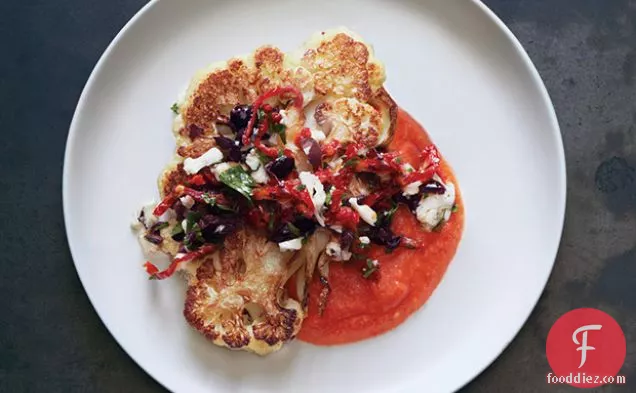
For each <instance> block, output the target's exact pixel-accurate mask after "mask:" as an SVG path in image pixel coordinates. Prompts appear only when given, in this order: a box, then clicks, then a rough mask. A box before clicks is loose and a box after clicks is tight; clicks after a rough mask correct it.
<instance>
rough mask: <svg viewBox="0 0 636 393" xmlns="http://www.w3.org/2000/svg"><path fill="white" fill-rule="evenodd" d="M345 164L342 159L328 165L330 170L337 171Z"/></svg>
mask: <svg viewBox="0 0 636 393" xmlns="http://www.w3.org/2000/svg"><path fill="white" fill-rule="evenodd" d="M343 163H344V160H343V159H342V157H340V158H338V159H336V160H333V161H331V162H330V163H329V164H328V165H329V168H331V169H336V168H339V167H340V166H342V164H343Z"/></svg>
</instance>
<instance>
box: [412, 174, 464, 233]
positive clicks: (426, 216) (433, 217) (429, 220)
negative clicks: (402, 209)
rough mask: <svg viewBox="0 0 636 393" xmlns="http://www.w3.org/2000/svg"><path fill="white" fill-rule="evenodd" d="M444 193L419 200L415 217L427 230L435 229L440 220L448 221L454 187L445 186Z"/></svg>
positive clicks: (451, 185)
mask: <svg viewBox="0 0 636 393" xmlns="http://www.w3.org/2000/svg"><path fill="white" fill-rule="evenodd" d="M445 188H446V191H445V192H444V194H441V195H428V196H425V197H423V198H422V199H421V200H420V203H419V205H417V209H416V210H415V215H416V216H417V220H418V221H419V222H421V223H422V224H424V226H425V227H426V228H427V229H429V230H430V229H433V228H435V227H436V226H437V225H438V224H439V223H440V222H441V221H442V220H448V219H449V218H450V215H451V211H452V209H453V205H454V204H455V186H453V184H452V183H448V184H445Z"/></svg>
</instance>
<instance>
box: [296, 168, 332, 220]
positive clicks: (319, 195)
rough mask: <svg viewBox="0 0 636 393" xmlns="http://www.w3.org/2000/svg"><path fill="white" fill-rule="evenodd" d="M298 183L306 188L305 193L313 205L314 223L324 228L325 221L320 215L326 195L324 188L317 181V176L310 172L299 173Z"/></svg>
mask: <svg viewBox="0 0 636 393" xmlns="http://www.w3.org/2000/svg"><path fill="white" fill-rule="evenodd" d="M298 178H299V179H300V182H301V183H302V184H303V185H304V186H305V187H307V192H309V195H310V196H311V201H312V202H313V203H314V215H315V216H316V221H318V223H319V224H320V225H322V226H323V227H324V226H325V219H324V217H323V215H322V209H323V208H324V206H325V201H326V200H327V194H326V193H325V187H324V186H323V185H322V183H321V182H320V179H318V176H316V175H314V174H313V173H311V172H300V173H299V174H298Z"/></svg>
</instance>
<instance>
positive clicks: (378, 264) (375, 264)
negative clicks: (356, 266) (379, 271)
mask: <svg viewBox="0 0 636 393" xmlns="http://www.w3.org/2000/svg"><path fill="white" fill-rule="evenodd" d="M371 265H372V266H373V267H378V266H380V261H378V260H377V259H374V260H372V261H371Z"/></svg>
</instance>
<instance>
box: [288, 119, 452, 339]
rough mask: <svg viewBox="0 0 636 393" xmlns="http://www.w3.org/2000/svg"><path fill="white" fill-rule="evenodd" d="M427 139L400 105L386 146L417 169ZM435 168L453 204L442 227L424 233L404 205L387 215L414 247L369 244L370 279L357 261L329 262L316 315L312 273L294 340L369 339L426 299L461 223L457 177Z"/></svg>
mask: <svg viewBox="0 0 636 393" xmlns="http://www.w3.org/2000/svg"><path fill="white" fill-rule="evenodd" d="M430 143H431V140H430V138H429V136H428V134H427V133H426V131H425V130H424V128H422V126H420V125H419V124H418V123H417V122H416V121H415V120H414V119H413V118H412V117H411V116H410V115H408V114H407V113H406V112H404V111H402V110H400V111H399V114H398V121H397V128H396V131H395V135H394V138H393V140H392V142H391V144H390V145H389V150H390V151H399V152H400V156H401V157H402V160H403V161H404V162H408V163H410V164H411V165H413V166H414V167H416V168H417V167H418V166H419V164H420V162H419V155H420V152H421V151H422V149H423V148H424V147H425V146H426V145H428V144H430ZM439 173H440V175H441V176H442V178H443V180H444V181H445V182H448V181H450V182H452V183H453V184H454V185H455V189H456V192H457V197H456V204H457V206H458V210H457V211H456V212H455V213H453V214H452V216H451V218H450V220H449V221H448V222H447V223H446V224H445V225H444V226H443V228H442V230H441V231H440V232H426V231H425V230H424V229H422V228H421V226H420V224H419V222H418V221H417V219H416V218H415V217H414V216H413V215H412V214H411V213H410V212H409V211H408V209H406V208H405V207H404V206H401V207H400V209H399V210H398V211H397V213H396V214H395V216H394V219H393V223H392V229H393V231H394V232H395V233H396V234H402V235H405V236H408V237H410V238H413V239H415V240H418V241H421V242H422V243H421V244H423V246H422V247H421V248H420V249H417V250H410V249H406V248H402V247H400V248H398V249H396V250H395V251H393V252H392V253H391V254H386V253H385V251H384V249H383V248H381V247H376V246H374V247H373V248H372V249H371V250H370V252H369V254H370V255H369V256H370V258H374V259H377V260H378V261H379V262H380V270H379V273H375V274H374V277H373V278H371V279H364V278H363V277H362V274H361V271H362V267H363V262H347V263H337V262H334V263H331V264H330V265H329V283H330V285H331V294H330V296H329V300H328V302H327V307H326V309H325V311H324V313H323V315H322V316H319V315H318V297H319V294H320V290H321V285H320V282H319V280H318V278H317V275H315V276H314V280H313V281H312V283H311V285H310V289H309V313H308V316H307V318H306V319H305V321H304V322H303V327H302V329H301V331H300V333H299V335H298V338H299V339H300V340H302V341H306V342H309V343H312V344H316V345H335V344H346V343H351V342H355V341H360V340H364V339H367V338H371V337H374V336H377V335H379V334H382V333H385V332H387V331H389V330H391V329H393V328H395V327H396V326H398V325H399V324H401V323H402V322H404V321H405V320H406V319H407V318H408V317H409V316H410V315H411V314H413V313H414V312H415V311H416V310H417V309H419V308H420V307H421V306H422V305H423V304H424V303H425V302H426V301H427V300H428V298H429V297H430V296H431V294H432V293H433V290H434V289H435V288H436V287H437V285H438V284H439V283H440V281H441V279H442V276H443V275H444V273H445V272H446V268H447V267H448V265H449V263H450V261H451V260H452V259H453V256H454V255H455V251H456V250H457V246H458V244H459V241H460V238H461V236H462V230H463V226H464V207H463V204H462V200H461V196H460V194H459V187H458V184H457V179H456V178H455V177H454V175H453V172H452V170H451V168H450V167H449V166H448V164H447V163H446V162H445V161H444V160H443V161H442V165H441V167H440V170H439Z"/></svg>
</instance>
